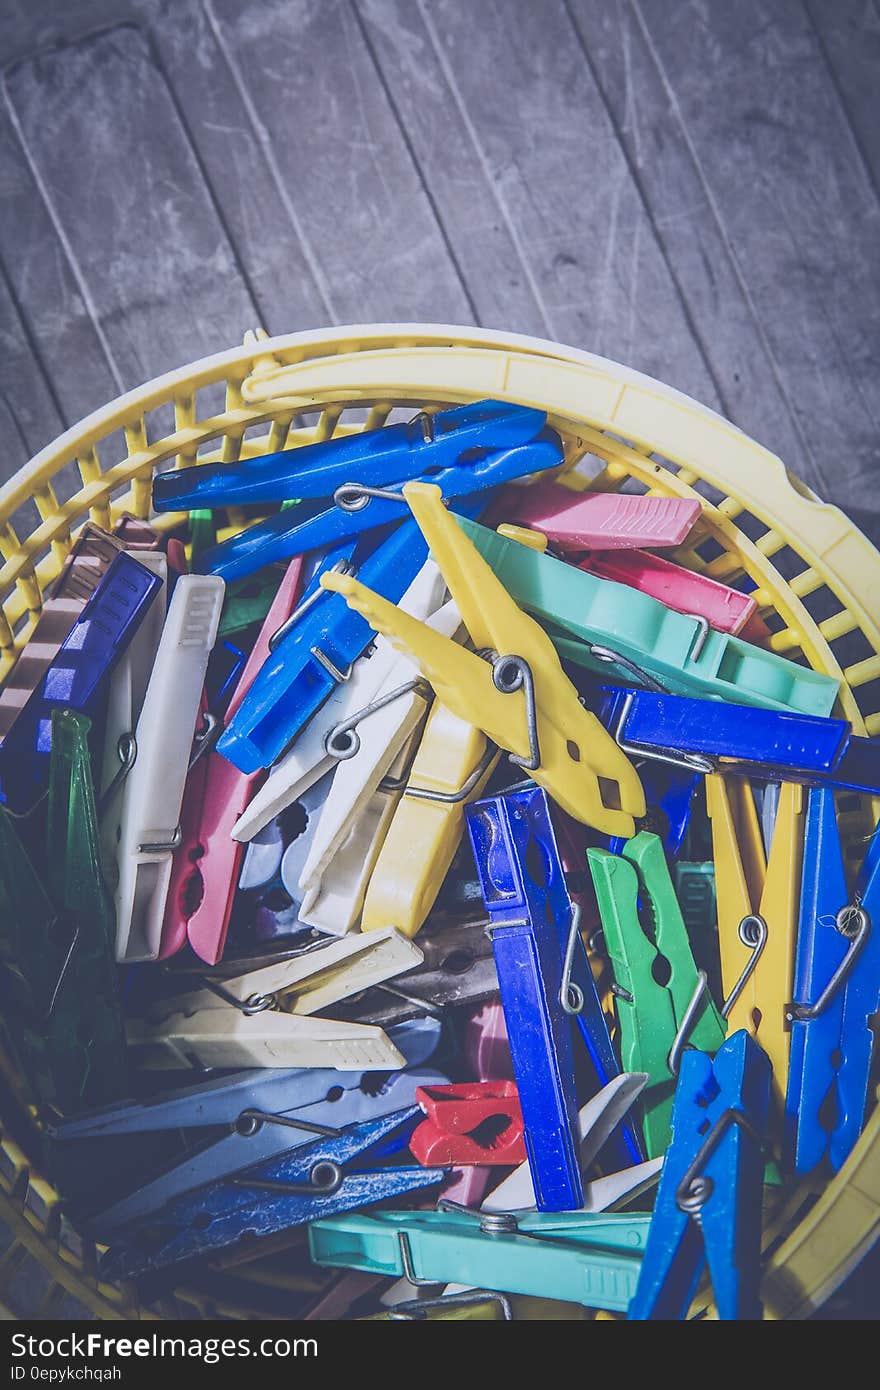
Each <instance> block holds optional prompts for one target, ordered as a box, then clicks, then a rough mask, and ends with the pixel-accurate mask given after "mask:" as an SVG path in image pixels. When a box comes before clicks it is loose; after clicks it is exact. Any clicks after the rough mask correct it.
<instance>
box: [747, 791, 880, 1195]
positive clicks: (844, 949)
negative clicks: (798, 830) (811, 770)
mask: <svg viewBox="0 0 880 1390" xmlns="http://www.w3.org/2000/svg"><path fill="white" fill-rule="evenodd" d="M771 854H772V850H771ZM793 998H794V1003H793V1004H792V1006H791V1007H790V1009H789V1010H788V1019H789V1021H790V1022H791V1060H790V1067H789V1073H788V1089H787V1092H786V1099H785V1154H786V1157H787V1159H788V1161H789V1162H790V1163H791V1165H792V1166H793V1167H794V1169H795V1171H796V1172H798V1173H809V1172H811V1171H812V1170H813V1169H814V1168H815V1167H816V1166H817V1165H818V1164H819V1163H820V1162H821V1161H822V1159H823V1158H824V1157H825V1154H826V1153H827V1155H828V1158H829V1160H830V1164H831V1168H832V1169H833V1170H834V1171H835V1172H837V1170H838V1169H839V1168H840V1167H841V1166H842V1165H843V1163H844V1162H845V1161H846V1159H847V1158H848V1157H849V1155H850V1153H851V1152H852V1149H853V1147H854V1145H855V1142H856V1140H857V1139H858V1137H859V1134H860V1133H861V1130H862V1126H863V1124H864V1118H865V1107H866V1104H867V1098H868V1089H869V1079H870V1072H871V1056H872V1052H873V1045H874V1033H873V1031H872V1028H871V1020H872V1019H873V1017H874V1015H875V1014H876V1013H877V1011H878V1009H880V833H878V831H876V830H875V832H874V835H873V837H872V839H871V841H870V843H869V845H868V849H867V852H866V854H865V858H864V862H863V864H862V866H861V869H860V870H859V871H858V873H857V875H856V881H855V884H854V885H853V889H852V891H851V892H850V891H849V890H848V888H847V881H846V875H845V872H844V860H843V848H842V844H841V836H840V830H839V827H838V823H837V814H836V812H835V809H834V795H833V793H832V791H831V789H830V788H829V787H821V788H814V789H813V790H812V791H810V792H809V793H808V795H807V807H806V817H805V825H804V853H803V877H802V880H801V899H800V915H799V920H798V935H797V955H796V961H795V973H794V992H793Z"/></svg>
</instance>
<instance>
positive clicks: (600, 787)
mask: <svg viewBox="0 0 880 1390" xmlns="http://www.w3.org/2000/svg"><path fill="white" fill-rule="evenodd" d="M404 496H405V497H406V499H407V501H408V502H409V504H410V507H411V509H412V511H413V515H414V516H415V518H416V520H417V521H418V523H419V525H420V527H421V528H422V531H423V533H424V536H425V540H426V541H427V543H428V544H429V545H430V547H431V553H432V554H433V556H434V559H435V560H436V561H437V564H438V565H439V566H440V569H441V571H442V572H443V574H444V576H445V578H446V582H447V584H448V585H449V589H450V592H451V594H452V597H453V599H454V600H455V602H456V603H457V605H458V608H459V611H460V612H461V615H462V618H463V620H464V624H465V627H466V628H467V630H468V632H469V633H470V636H471V638H472V639H473V641H474V645H475V646H476V647H477V648H478V649H483V650H485V649H488V650H490V651H491V652H492V653H493V655H492V660H491V664H490V662H489V661H488V660H483V659H482V658H481V657H480V656H479V655H477V654H476V653H473V652H467V651H465V650H464V649H463V648H462V647H460V646H458V645H457V644H456V643H454V642H451V641H449V640H448V639H445V638H442V637H439V636H437V635H436V634H434V633H431V632H429V631H428V630H427V629H426V628H425V627H424V625H423V624H420V623H417V622H415V621H414V620H413V619H411V618H409V617H407V615H406V614H402V613H400V612H399V610H398V609H396V608H395V607H394V606H393V604H391V603H388V602H387V600H385V599H383V598H382V596H381V595H377V594H374V593H371V592H370V591H369V588H368V587H366V586H365V584H363V583H359V582H358V581H357V580H354V579H352V578H351V577H346V576H342V575H329V574H327V575H324V576H323V577H322V580H321V583H322V585H323V586H324V588H328V589H331V590H333V591H335V592H336V593H338V594H340V595H345V598H346V600H347V601H348V603H349V604H350V605H351V606H352V607H353V608H354V609H355V610H356V611H357V612H358V613H361V614H363V615H364V616H365V617H367V618H368V621H370V622H371V623H372V624H373V626H374V627H375V628H376V629H377V630H378V631H381V632H383V633H384V634H385V635H387V636H389V637H390V638H391V639H392V640H395V639H396V640H397V642H398V643H399V644H400V645H402V646H404V647H405V648H406V649H407V650H408V651H409V652H410V653H412V655H413V657H414V658H415V660H416V661H417V662H418V664H419V667H420V669H421V671H422V673H423V675H424V676H425V677H426V678H427V679H428V680H429V681H430V683H431V685H432V686H433V687H434V690H435V692H436V694H437V697H438V699H440V700H441V701H442V703H443V704H444V705H446V706H447V708H448V709H449V710H450V711H451V712H452V713H453V714H455V715H457V716H458V718H460V719H463V720H465V721H466V722H468V723H470V724H472V725H473V726H474V727H475V728H477V729H481V730H482V731H483V732H484V733H485V734H486V735H487V736H488V737H489V738H491V739H492V740H493V742H495V743H496V744H497V745H498V746H499V747H500V748H504V749H506V750H507V751H508V753H510V754H512V755H513V756H514V758H515V759H516V761H517V762H518V763H519V764H520V765H521V766H523V767H525V768H527V769H528V770H529V771H530V772H531V773H532V775H533V776H534V778H535V780H536V781H537V782H538V783H539V784H540V785H541V786H544V787H546V788H547V790H548V791H549V792H550V794H551V795H552V796H553V797H554V799H555V800H556V801H558V802H559V804H560V805H561V806H562V807H563V809H564V810H566V811H568V812H569V814H570V815H573V816H574V817H575V818H576V819H577V820H581V821H584V822H586V823H587V824H590V825H594V826H596V827H597V828H598V829H600V830H603V831H605V832H606V833H607V834H611V835H615V834H628V833H630V830H631V829H632V827H633V817H634V816H640V815H643V814H644V810H645V805H644V800H643V797H642V791H641V785H640V783H639V780H638V777H637V775H636V773H635V771H634V770H633V768H632V766H631V764H630V763H629V762H628V760H627V759H626V758H625V757H624V756H623V755H622V754H621V753H620V750H619V749H617V748H615V747H614V746H613V743H612V741H611V740H610V739H609V738H607V737H606V736H605V735H604V732H603V733H601V734H600V733H599V728H600V726H599V723H598V720H596V719H595V717H594V716H593V715H592V714H590V712H589V711H587V710H586V709H584V707H583V706H582V705H581V704H580V702H579V700H578V696H577V692H576V691H575V688H574V686H573V685H572V684H571V682H570V681H569V679H568V677H567V676H566V675H565V674H564V672H563V671H562V668H561V666H560V665H559V662H558V660H557V658H556V656H555V654H554V651H553V646H552V643H551V642H550V640H549V638H548V637H547V636H546V634H545V633H544V632H542V630H541V629H540V628H539V627H538V625H537V624H536V623H534V622H533V621H532V620H531V619H530V618H528V617H526V615H525V614H524V613H522V612H521V611H520V610H519V608H517V606H516V604H515V603H514V602H513V600H512V599H511V597H510V595H509V594H508V593H507V592H506V590H505V588H504V586H503V585H502V584H501V583H499V582H498V580H497V579H496V578H495V577H494V575H493V574H492V571H491V569H490V568H489V566H488V565H486V564H485V563H484V562H483V561H482V560H481V558H480V556H479V554H478V553H477V551H476V549H475V548H474V546H473V545H472V544H470V542H469V541H468V539H467V537H466V536H465V534H464V532H463V530H462V528H461V526H460V522H459V520H457V519H455V518H453V517H451V516H450V515H449V513H448V512H447V511H446V509H445V508H444V507H443V504H442V501H441V498H440V494H439V492H438V491H437V490H436V489H435V488H433V487H432V486H431V485H430V484H425V483H410V484H407V485H406V486H405V487H404ZM487 534H490V535H491V534H492V533H491V532H489V533H487ZM511 544H513V542H511ZM515 548H516V549H519V550H521V551H522V552H523V553H524V554H531V553H532V552H530V551H527V550H526V548H525V547H524V546H517V547H515ZM362 578H363V576H362ZM495 653H497V655H495ZM520 694H522V699H520V698H519V696H520ZM511 696H514V697H515V698H514V699H511ZM523 715H524V716H525V718H523Z"/></svg>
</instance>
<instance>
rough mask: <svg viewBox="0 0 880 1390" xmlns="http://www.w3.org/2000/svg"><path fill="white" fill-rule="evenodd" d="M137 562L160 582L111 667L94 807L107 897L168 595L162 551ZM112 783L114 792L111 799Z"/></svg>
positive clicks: (144, 555)
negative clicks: (159, 588) (124, 795)
mask: <svg viewBox="0 0 880 1390" xmlns="http://www.w3.org/2000/svg"><path fill="white" fill-rule="evenodd" d="M137 561H138V564H140V565H143V567H144V569H148V570H149V571H150V573H151V574H154V575H155V576H156V578H157V579H159V580H160V581H161V583H162V591H161V593H159V594H157V595H156V598H155V600H154V601H153V603H151V604H150V606H149V607H148V609H147V611H146V613H145V614H144V617H143V620H142V622H141V623H140V626H139V627H138V629H137V631H136V632H135V634H134V636H133V637H132V639H131V641H130V642H129V644H128V646H127V647H126V649H125V651H124V652H123V654H122V656H121V658H120V659H119V661H118V662H117V663H116V665H115V666H114V668H113V672H112V674H111V676H110V682H109V686H108V690H107V717H106V720H105V723H104V748H103V753H102V757H101V780H100V795H99V797H98V807H99V815H100V832H101V859H102V863H103V867H104V874H105V877H106V879H107V886H108V887H109V888H110V890H111V892H112V891H113V890H114V889H115V887H116V878H117V873H118V869H117V861H116V845H117V836H118V832H119V824H120V816H121V812H122V785H121V784H122V780H123V779H124V777H125V776H126V775H127V771H130V770H131V766H132V758H133V756H134V745H133V743H132V742H131V740H132V739H133V737H134V731H135V726H136V724H137V721H138V716H139V715H140V712H141V708H142V706H143V703H144V696H145V695H146V693H147V684H148V683H149V679H150V672H151V671H152V669H153V663H154V661H155V660H156V652H157V651H158V649H159V642H160V641H161V638H162V628H163V627H164V625H165V609H166V596H167V592H168V560H167V558H166V556H165V553H164V551H161V550H139V551H138V552H137ZM126 769H127V771H126ZM117 779H118V781H117ZM114 782H116V786H115V788H114V790H113V792H112V793H110V788H111V787H113V784H114Z"/></svg>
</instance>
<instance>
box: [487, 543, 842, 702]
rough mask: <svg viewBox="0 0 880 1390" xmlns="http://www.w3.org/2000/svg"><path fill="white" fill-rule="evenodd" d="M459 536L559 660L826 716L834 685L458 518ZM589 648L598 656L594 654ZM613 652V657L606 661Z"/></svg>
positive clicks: (690, 691)
mask: <svg viewBox="0 0 880 1390" xmlns="http://www.w3.org/2000/svg"><path fill="white" fill-rule="evenodd" d="M459 524H460V525H461V527H462V530H463V531H464V532H465V534H466V535H467V536H468V537H469V538H470V539H471V540H472V541H473V543H474V545H475V546H476V547H477V549H478V550H479V552H480V554H481V555H482V556H483V559H484V560H486V561H487V562H488V564H490V565H491V566H492V569H493V570H494V571H495V573H496V574H497V576H498V578H499V579H500V580H501V582H502V584H503V585H504V586H505V588H506V589H507V590H508V591H509V593H510V594H511V596H512V597H513V598H514V599H515V600H516V602H517V603H518V604H519V605H520V607H522V608H524V609H525V610H526V611H527V612H528V613H531V614H532V615H533V616H534V617H536V618H538V620H539V621H540V622H541V623H543V624H545V626H546V627H547V629H548V632H549V634H550V637H551V638H552V640H553V644H554V646H555V647H556V650H557V651H558V653H559V655H560V656H561V657H562V658H563V659H565V660H567V661H572V662H574V663H575V664H576V665H578V666H585V667H587V668H588V669H589V670H592V671H598V672H600V673H601V674H603V675H605V676H606V677H607V676H608V673H609V667H610V668H611V669H612V670H613V669H614V665H615V663H614V656H616V657H618V658H622V659H623V660H622V661H620V660H618V661H617V663H616V664H617V666H618V667H619V669H620V671H621V678H623V679H626V680H627V681H631V680H632V677H633V674H634V673H635V674H638V675H641V674H642V673H647V675H648V676H649V677H651V678H653V679H654V680H656V681H659V682H661V684H662V685H663V687H664V689H666V690H669V691H672V692H674V693H677V694H681V695H696V696H703V697H704V698H708V699H714V700H730V701H732V702H733V703H734V704H740V705H758V706H760V707H762V708H765V709H781V710H794V711H796V712H798V713H800V714H817V715H823V716H824V715H828V714H830V713H831V709H832V706H833V705H834V701H835V700H836V698H837V692H838V687H839V682H838V681H836V680H833V679H832V678H831V677H830V676H823V675H820V674H819V673H818V672H817V671H811V670H809V669H808V668H807V667H805V666H798V665H797V664H796V663H795V662H793V661H787V660H786V659H785V658H784V657H781V656H777V655H776V654H775V653H774V652H768V651H765V650H764V649H763V648H762V647H754V646H752V645H751V644H750V643H749V642H743V641H741V640H740V639H739V638H738V637H732V636H731V635H730V634H729V633H726V632H716V631H715V629H714V628H711V627H709V625H708V623H707V622H706V619H705V618H697V617H689V616H688V615H687V614H684V613H676V612H675V611H674V610H673V609H671V608H667V607H666V605H665V604H663V603H660V602H659V600H657V599H655V598H651V597H650V596H649V595H648V594H641V593H638V592H636V591H635V590H633V589H630V588H628V587H627V586H626V585H622V584H616V583H614V582H613V581H612V580H609V579H600V578H599V577H598V576H596V575H593V574H587V573H586V572H585V571H584V570H580V569H577V568H576V567H575V566H574V565H568V564H566V563H565V562H564V561H563V560H557V559H555V558H554V557H553V556H552V555H546V554H542V553H541V552H540V551H538V550H533V549H532V548H531V547H530V546H527V545H522V544H520V543H519V542H518V541H515V540H509V539H508V538H507V537H506V536H499V535H498V533H497V532H496V531H490V530H488V529H487V528H486V527H485V526H480V525H479V523H478V522H475V521H471V520H469V519H468V518H466V517H461V518H459ZM594 648H598V649H599V650H600V651H601V652H604V653H605V654H604V655H596V654H595V653H594ZM612 653H613V656H612V655H611V654H612Z"/></svg>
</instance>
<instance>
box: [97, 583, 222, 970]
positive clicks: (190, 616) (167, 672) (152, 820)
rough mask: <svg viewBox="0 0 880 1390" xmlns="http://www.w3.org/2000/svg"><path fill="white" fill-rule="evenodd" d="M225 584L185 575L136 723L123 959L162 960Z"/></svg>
mask: <svg viewBox="0 0 880 1390" xmlns="http://www.w3.org/2000/svg"><path fill="white" fill-rule="evenodd" d="M225 587H226V586H225V585H224V583H223V580H222V579H218V578H216V577H214V576H213V575H201V574H184V575H181V577H180V578H179V579H178V581H177V584H176V586H175V589H174V595H173V597H172V599H171V603H170V605H169V608H168V616H167V618H166V619H165V626H164V627H163V629H162V638H161V641H160V643H159V649H158V651H157V653H156V659H155V662H154V664H153V670H152V673H151V675H150V681H149V685H148V686H147V692H146V695H145V697H144V703H143V708H142V709H141V713H140V717H139V719H138V722H137V728H136V730H135V743H136V753H135V760H134V766H133V767H132V769H131V771H130V772H129V774H128V776H127V777H126V779H125V785H124V787H123V789H122V793H121V807H120V812H119V840H118V846H117V851H116V858H117V864H118V870H119V876H118V881H117V884H116V891H115V900H116V959H117V960H120V961H129V960H155V959H156V957H157V955H158V953H159V945H160V941H161V936H162V918H163V914H164V911H165V899H166V897H167V895H168V885H169V881H170V878H171V861H172V856H173V854H174V850H175V848H176V845H177V843H178V842H179V839H180V831H179V823H178V822H179V817H180V807H181V802H182V800H183V788H184V783H185V782H186V775H187V771H188V769H189V761H190V752H191V749H192V742H193V735H194V732H195V727H196V720H197V717H198V712H199V702H200V700H201V695H202V686H203V685H204V681H205V671H206V668H207V665H208V657H209V656H210V654H211V648H212V647H213V645H214V640H215V638H216V636H217V625H218V623H219V621H220V610H221V608H222V605H223V592H224V589H225Z"/></svg>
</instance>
